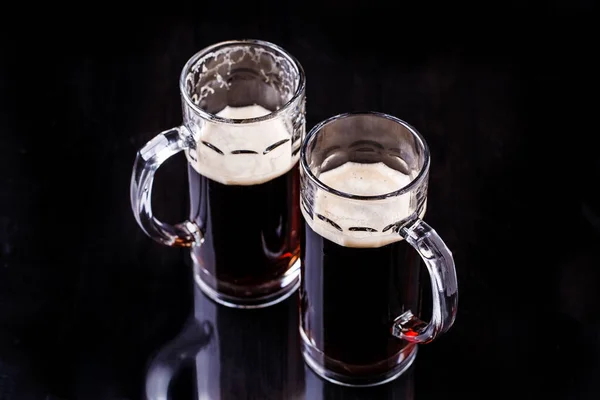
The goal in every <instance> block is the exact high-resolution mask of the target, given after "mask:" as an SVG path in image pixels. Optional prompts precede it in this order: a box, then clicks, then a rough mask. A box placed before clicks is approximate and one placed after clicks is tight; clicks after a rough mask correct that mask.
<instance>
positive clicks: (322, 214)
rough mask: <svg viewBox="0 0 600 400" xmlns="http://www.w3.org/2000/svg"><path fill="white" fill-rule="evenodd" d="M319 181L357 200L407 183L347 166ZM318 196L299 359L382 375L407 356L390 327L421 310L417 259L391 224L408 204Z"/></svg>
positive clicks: (307, 247)
mask: <svg viewBox="0 0 600 400" xmlns="http://www.w3.org/2000/svg"><path fill="white" fill-rule="evenodd" d="M320 179H321V181H322V182H323V183H325V184H326V185H328V186H330V187H333V188H335V189H337V190H340V191H342V192H344V193H350V194H355V195H357V194H358V195H370V194H373V195H381V194H385V193H390V192H393V191H395V190H398V189H399V188H401V187H403V185H405V183H406V182H409V181H410V178H409V177H408V176H406V175H404V174H403V173H401V172H399V171H395V170H393V169H391V168H389V167H387V166H386V165H384V164H383V163H371V164H360V163H353V162H349V163H346V164H344V165H342V166H340V167H337V168H335V169H333V170H329V171H327V172H325V173H322V174H321V176H320ZM319 190H320V189H319ZM319 190H318V191H317V192H316V193H314V194H313V197H312V201H311V200H308V201H311V203H312V204H311V207H312V214H311V215H312V217H311V215H309V214H304V216H305V224H304V227H303V233H302V246H301V247H302V250H301V260H302V266H303V267H302V288H301V302H302V303H301V313H302V314H301V328H302V330H303V332H304V335H305V353H308V355H309V357H312V358H315V359H316V362H318V363H319V364H321V366H324V367H325V368H326V369H328V370H331V371H334V372H336V371H337V372H338V373H339V374H343V375H354V376H369V375H377V374H380V373H381V374H383V373H386V372H388V371H389V370H390V369H391V368H393V367H395V366H396V365H397V364H398V361H399V359H400V360H401V359H402V358H403V357H406V356H408V354H409V353H410V352H411V351H412V346H410V345H409V344H408V343H406V342H405V341H403V340H400V339H398V338H396V337H394V336H392V334H391V328H392V325H393V321H394V320H395V319H396V318H397V317H398V316H400V315H401V314H402V313H404V312H405V311H407V310H411V311H412V312H413V313H415V314H416V315H419V311H420V310H419V304H420V301H419V300H420V284H419V277H420V269H421V268H420V266H421V259H420V257H419V255H418V253H417V252H416V251H415V250H414V249H413V248H412V246H411V245H410V244H408V243H407V242H406V241H405V240H403V239H402V238H401V237H400V235H399V234H398V233H397V232H395V231H394V230H393V229H391V228H390V227H391V225H389V223H391V222H395V221H397V220H398V219H399V218H401V217H402V216H404V215H407V214H408V213H409V208H408V207H409V204H410V203H409V198H408V197H398V198H396V199H393V200H392V201H391V202H388V203H383V204H381V203H380V204H375V203H374V202H371V203H370V202H368V201H364V202H362V203H358V202H356V201H353V200H349V199H344V198H341V197H336V196H332V195H329V194H326V193H324V192H322V191H319ZM304 211H305V212H306V210H304ZM386 225H388V227H387V228H386Z"/></svg>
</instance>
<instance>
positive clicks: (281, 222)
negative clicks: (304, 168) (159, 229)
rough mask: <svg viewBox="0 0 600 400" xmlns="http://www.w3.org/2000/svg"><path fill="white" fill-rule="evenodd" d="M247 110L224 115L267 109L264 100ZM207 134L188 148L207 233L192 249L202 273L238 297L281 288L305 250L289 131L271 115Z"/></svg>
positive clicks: (194, 196) (197, 209)
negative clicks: (191, 149)
mask: <svg viewBox="0 0 600 400" xmlns="http://www.w3.org/2000/svg"><path fill="white" fill-rule="evenodd" d="M241 109H242V110H241V111H242V112H240V108H238V109H235V108H229V107H228V108H226V109H225V110H224V112H221V113H219V114H218V115H219V116H225V117H229V118H248V117H256V116H258V115H264V114H267V113H268V111H267V110H265V109H263V108H262V107H259V106H250V107H243V108H241ZM244 109H246V111H247V113H244V112H243V111H244ZM257 110H258V111H257ZM248 113H250V114H251V115H248ZM236 129H237V130H236ZM200 139H201V141H200V142H199V144H198V149H197V152H196V153H195V154H192V155H191V156H190V155H188V159H189V161H190V165H189V166H188V175H189V183H190V185H189V186H190V198H191V213H190V217H191V220H192V221H194V222H196V223H197V224H198V226H200V227H201V230H202V233H203V235H204V242H203V244H202V245H201V246H199V247H194V248H193V249H192V257H193V258H194V260H195V264H196V266H197V268H199V271H197V273H198V274H199V278H200V279H202V280H203V281H204V282H207V283H208V284H209V285H210V286H214V287H212V289H214V290H217V291H219V292H221V293H223V294H226V295H229V296H234V297H239V298H244V297H248V298H255V297H261V296H264V295H268V294H272V293H274V292H277V291H278V290H279V289H280V288H281V279H282V278H283V276H284V275H285V273H286V272H288V271H289V270H290V269H291V268H298V263H297V260H298V258H299V252H300V250H299V247H300V239H299V237H298V229H299V221H300V215H299V195H298V170H297V168H293V167H294V166H295V164H296V162H295V160H294V158H293V156H292V144H291V139H290V135H289V133H288V132H287V131H286V130H285V128H284V127H283V124H282V123H281V122H280V121H268V122H262V123H261V124H260V125H258V124H257V125H256V126H252V125H250V126H248V127H245V126H244V127H241V128H238V127H236V128H234V129H229V130H228V129H227V128H219V129H213V130H212V131H208V132H204V134H203V135H202V136H201V138H200ZM244 139H246V142H244ZM277 143H280V144H279V145H277V146H275V147H273V146H272V145H273V144H277ZM269 146H271V148H270V147H269ZM296 159H297V156H296Z"/></svg>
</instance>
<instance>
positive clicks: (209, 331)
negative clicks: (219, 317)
mask: <svg viewBox="0 0 600 400" xmlns="http://www.w3.org/2000/svg"><path fill="white" fill-rule="evenodd" d="M212 335H213V328H212V325H211V324H210V323H209V322H208V321H204V322H199V321H196V320H194V321H193V323H192V324H191V325H188V326H187V327H186V328H185V329H184V330H183V332H181V333H180V334H179V336H177V338H175V339H174V340H173V341H172V342H170V343H169V344H168V345H166V346H165V347H163V349H162V350H160V352H159V353H158V354H157V355H156V357H154V359H153V360H152V363H151V364H150V366H149V368H148V372H147V374H146V400H167V399H168V398H169V385H170V383H171V381H172V379H173V377H174V376H175V375H176V374H177V372H179V370H180V369H181V367H182V366H183V365H184V364H186V363H187V362H190V361H192V360H194V359H195V358H196V355H197V354H198V352H199V351H200V350H202V349H203V348H204V347H206V346H207V345H208V344H209V343H210V341H211V339H212Z"/></svg>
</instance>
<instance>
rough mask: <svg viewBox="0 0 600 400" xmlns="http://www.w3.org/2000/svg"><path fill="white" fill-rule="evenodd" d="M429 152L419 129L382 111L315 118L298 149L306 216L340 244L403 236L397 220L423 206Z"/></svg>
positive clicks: (385, 240) (381, 241)
mask: <svg viewBox="0 0 600 400" xmlns="http://www.w3.org/2000/svg"><path fill="white" fill-rule="evenodd" d="M428 157H429V155H428V151H427V148H426V145H425V143H424V141H423V140H422V139H421V137H420V136H419V134H418V133H416V131H415V130H414V129H412V128H411V127H410V126H409V125H407V124H406V123H404V122H403V121H401V120H398V119H397V118H394V117H391V116H388V115H385V114H379V113H364V114H344V115H340V116H336V117H333V118H331V119H329V120H327V121H324V122H322V123H321V124H319V125H317V126H316V127H315V128H313V130H312V131H311V133H309V135H308V137H307V139H306V141H305V143H304V145H303V150H302V167H301V178H302V180H301V200H302V201H301V204H302V207H301V209H302V213H303V215H304V217H305V220H306V222H307V223H308V224H309V225H310V226H311V227H312V228H313V230H314V231H315V232H317V233H318V234H320V235H321V236H323V237H325V238H327V239H329V240H331V241H333V242H335V243H338V244H340V245H342V246H347V247H380V246H384V245H386V244H389V243H393V242H396V241H399V240H402V237H401V236H400V235H399V234H398V229H399V227H400V226H402V225H403V224H404V223H406V222H407V220H409V219H410V218H414V216H416V215H420V216H422V215H423V214H424V212H425V208H426V193H427V173H428V165H429V164H428V163H429V158H428Z"/></svg>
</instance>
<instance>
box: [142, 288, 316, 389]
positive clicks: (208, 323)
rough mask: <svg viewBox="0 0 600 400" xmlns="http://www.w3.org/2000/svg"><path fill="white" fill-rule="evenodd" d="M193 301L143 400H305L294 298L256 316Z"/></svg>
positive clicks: (156, 361)
mask: <svg viewBox="0 0 600 400" xmlns="http://www.w3.org/2000/svg"><path fill="white" fill-rule="evenodd" d="M194 297H195V299H194V301H195V305H194V314H195V315H194V318H192V319H191V321H190V323H188V324H187V325H186V328H184V329H183V331H182V332H181V333H180V334H179V335H178V336H177V338H175V339H174V340H172V341H171V342H169V343H167V344H166V345H165V346H164V347H163V348H162V349H161V350H160V351H159V352H158V353H157V355H156V356H155V357H154V358H153V360H152V362H151V364H150V366H149V369H148V372H147V375H146V398H147V400H167V399H174V400H178V399H181V398H183V399H186V398H189V399H191V398H194V399H198V400H201V399H202V400H204V399H209V400H228V399H291V400H293V399H304V398H305V397H304V394H303V393H304V363H303V361H302V356H301V355H300V337H299V332H298V298H297V297H296V296H291V297H289V298H288V299H287V300H285V301H282V302H281V303H280V304H277V305H275V306H273V307H268V308H264V309H258V310H237V309H231V308H227V307H221V306H218V305H216V304H215V303H214V302H212V301H211V300H210V299H209V298H208V297H206V296H205V295H204V294H203V293H202V292H200V291H199V290H195V293H194ZM190 371H191V374H190V373H189V372H190ZM186 372H187V373H186ZM178 377H179V378H187V381H186V382H181V379H178ZM174 382H178V383H179V384H176V385H173V383H174Z"/></svg>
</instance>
